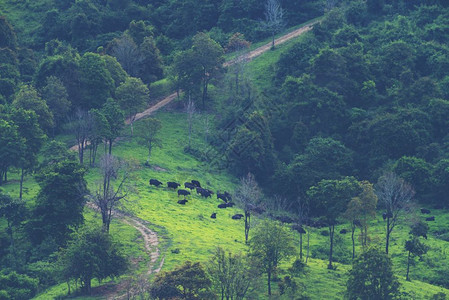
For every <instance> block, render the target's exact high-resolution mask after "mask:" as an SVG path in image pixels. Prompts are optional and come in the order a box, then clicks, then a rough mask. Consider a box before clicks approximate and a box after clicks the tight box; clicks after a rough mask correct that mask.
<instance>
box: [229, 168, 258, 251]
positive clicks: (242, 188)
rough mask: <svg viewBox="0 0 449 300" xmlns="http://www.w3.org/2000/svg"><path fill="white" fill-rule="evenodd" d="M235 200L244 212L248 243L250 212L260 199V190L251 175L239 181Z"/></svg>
mask: <svg viewBox="0 0 449 300" xmlns="http://www.w3.org/2000/svg"><path fill="white" fill-rule="evenodd" d="M234 194H235V196H234V197H235V199H236V200H237V201H238V202H240V203H241V205H242V206H243V210H244V212H245V242H246V243H248V237H249V230H250V229H251V210H252V209H254V207H255V205H256V204H257V202H259V200H260V197H261V190H260V188H259V185H258V184H257V181H256V178H255V177H254V175H253V174H251V173H248V175H246V176H245V177H242V178H241V179H240V185H239V187H238V188H237V190H236V191H235V193H234Z"/></svg>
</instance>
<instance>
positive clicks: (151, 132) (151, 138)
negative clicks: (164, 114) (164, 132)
mask: <svg viewBox="0 0 449 300" xmlns="http://www.w3.org/2000/svg"><path fill="white" fill-rule="evenodd" d="M161 128H162V124H161V121H159V120H158V119H155V118H145V119H143V120H142V121H141V122H139V123H138V126H137V128H136V131H137V132H136V136H137V137H138V138H139V142H140V144H143V145H145V146H146V147H147V149H148V158H147V164H148V165H149V163H150V157H151V151H152V150H153V147H162V143H161V139H160V138H158V137H157V135H158V133H159V131H160V130H161Z"/></svg>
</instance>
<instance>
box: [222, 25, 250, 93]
mask: <svg viewBox="0 0 449 300" xmlns="http://www.w3.org/2000/svg"><path fill="white" fill-rule="evenodd" d="M250 45H251V43H250V42H248V41H246V40H245V36H244V35H243V34H241V33H239V32H237V33H235V34H233V35H232V36H231V37H230V38H229V41H228V45H227V46H226V52H232V53H235V55H236V58H235V59H233V60H232V61H231V62H229V63H225V65H228V66H229V69H230V70H231V73H233V74H234V80H235V94H236V95H238V94H239V86H240V76H243V74H244V71H245V68H246V65H247V63H248V61H249V47H250Z"/></svg>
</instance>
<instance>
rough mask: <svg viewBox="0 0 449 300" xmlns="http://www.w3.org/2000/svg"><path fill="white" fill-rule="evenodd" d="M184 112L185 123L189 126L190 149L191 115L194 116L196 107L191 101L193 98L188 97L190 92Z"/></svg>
mask: <svg viewBox="0 0 449 300" xmlns="http://www.w3.org/2000/svg"><path fill="white" fill-rule="evenodd" d="M186 112H187V124H188V126H189V146H188V148H189V150H190V144H191V140H192V131H193V130H192V129H193V117H194V116H195V112H196V108H195V103H194V102H193V100H192V99H191V98H190V92H189V101H188V102H187V107H186Z"/></svg>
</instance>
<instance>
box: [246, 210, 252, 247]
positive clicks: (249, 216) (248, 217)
mask: <svg viewBox="0 0 449 300" xmlns="http://www.w3.org/2000/svg"><path fill="white" fill-rule="evenodd" d="M250 227H251V214H250V212H249V211H248V210H245V243H246V244H248V237H249V229H250Z"/></svg>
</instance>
